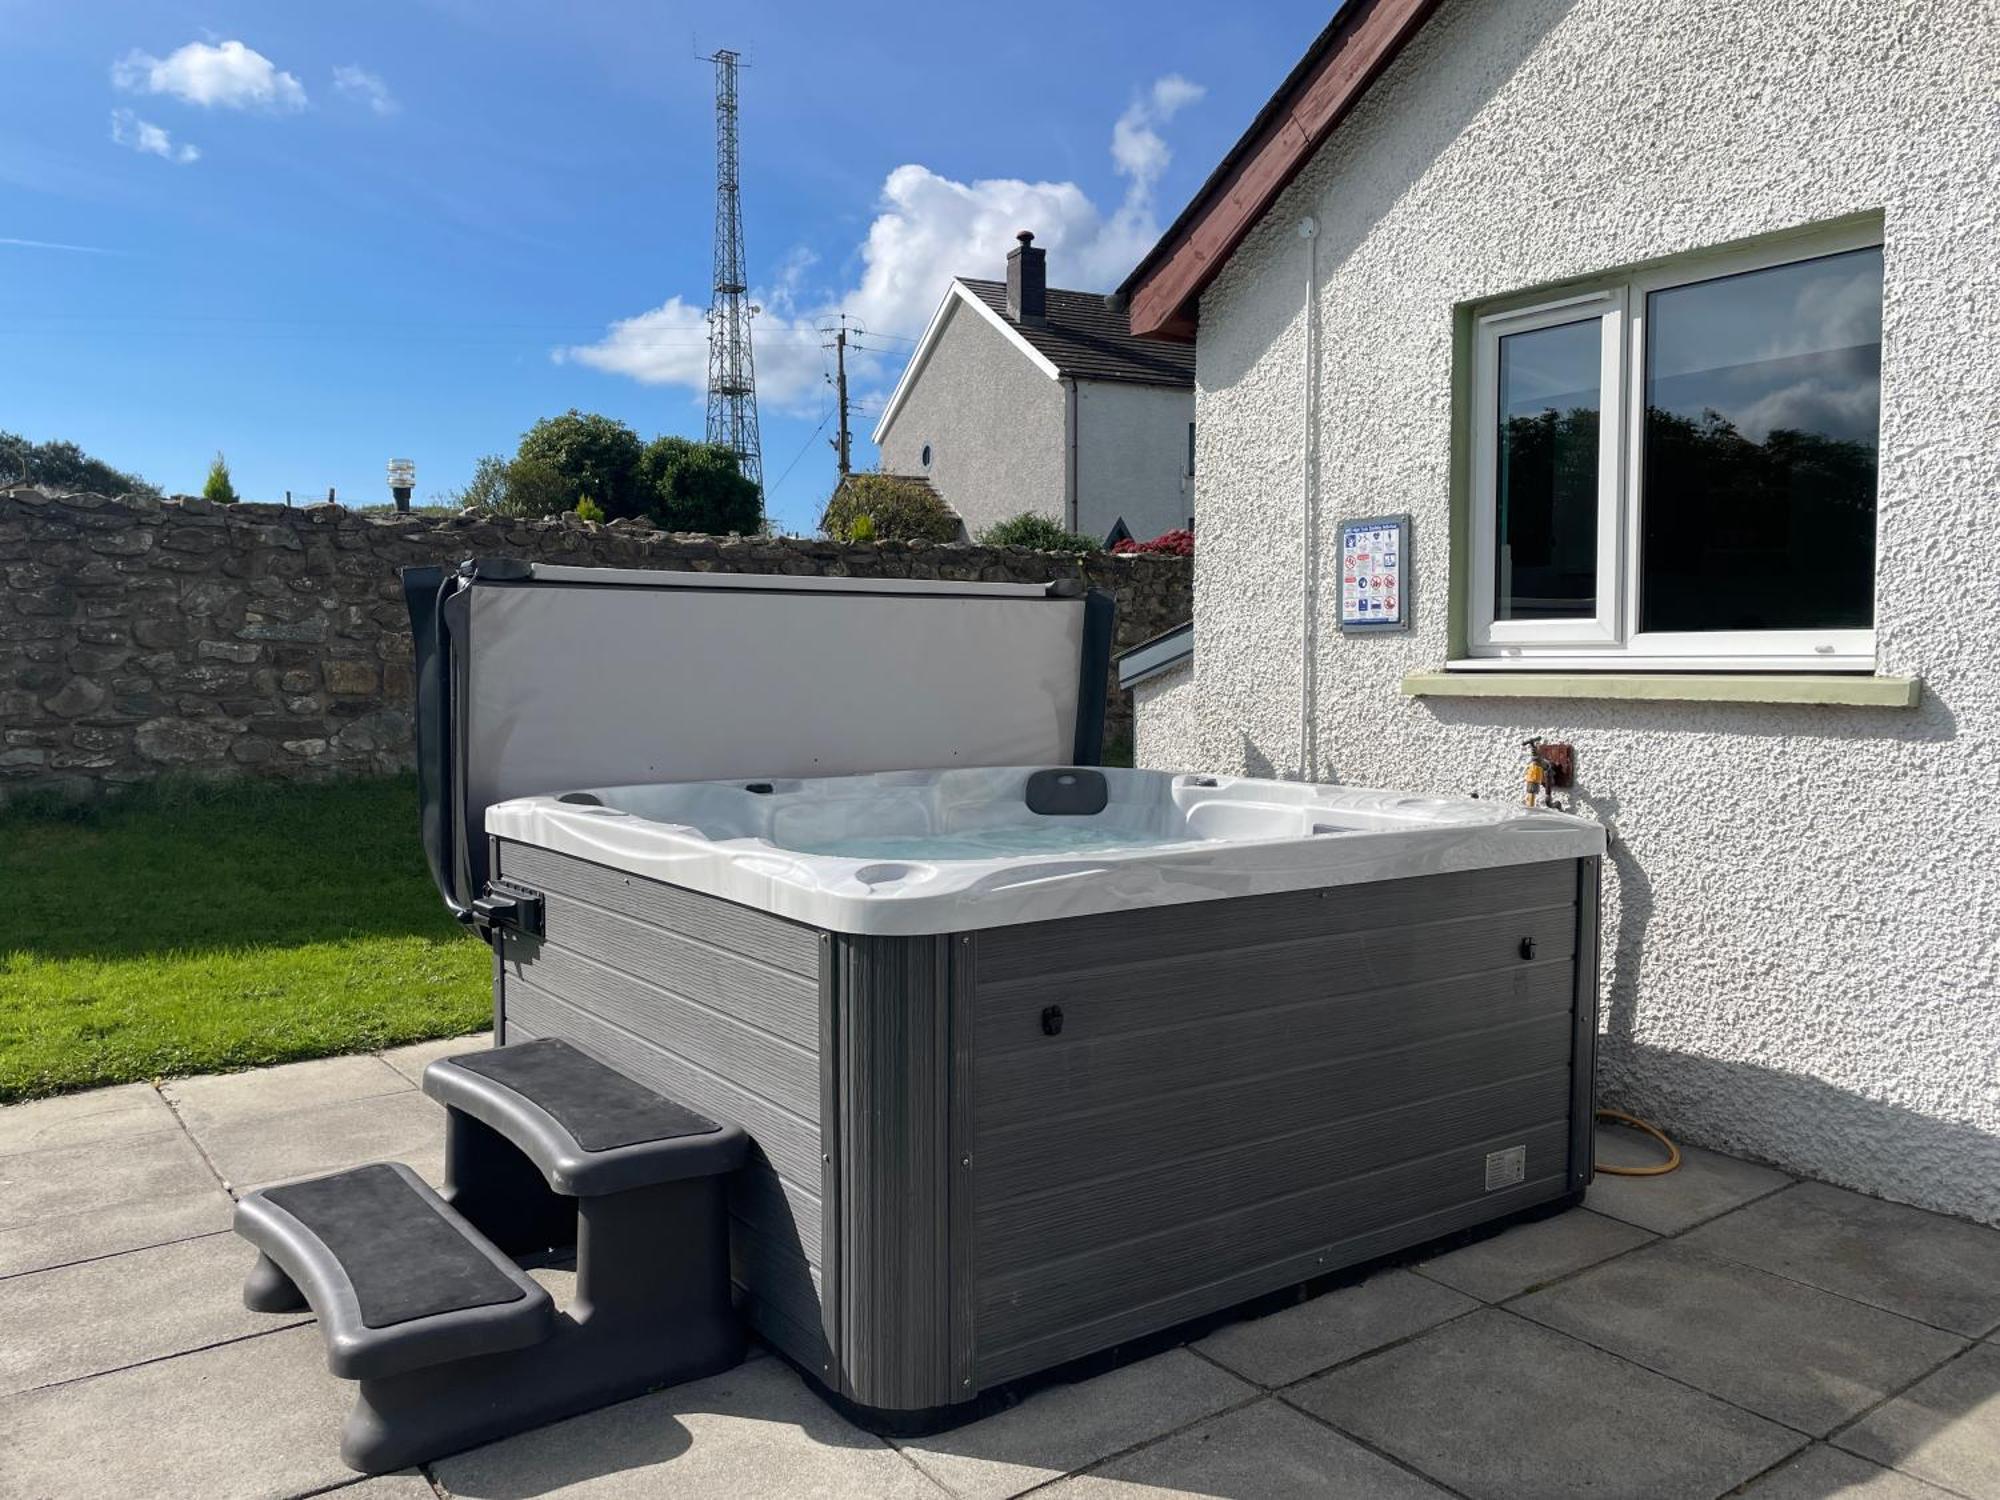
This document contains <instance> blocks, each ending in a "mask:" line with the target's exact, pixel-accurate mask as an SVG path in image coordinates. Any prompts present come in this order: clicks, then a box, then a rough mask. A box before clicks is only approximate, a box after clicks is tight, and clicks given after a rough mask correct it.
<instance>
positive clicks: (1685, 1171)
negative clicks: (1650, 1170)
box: [1584, 1125, 1792, 1234]
mask: <svg viewBox="0 0 2000 1500" xmlns="http://www.w3.org/2000/svg"><path fill="white" fill-rule="evenodd" d="M1659 1155H1660V1150H1659V1147H1658V1146H1657V1145H1656V1144H1654V1143H1653V1142H1652V1141H1651V1140H1649V1139H1648V1138H1647V1137H1645V1136H1642V1135H1640V1134H1639V1133H1638V1132H1637V1131H1633V1130H1626V1129H1624V1128H1623V1127H1620V1126H1613V1125H1599V1126H1598V1127H1597V1159H1598V1160H1599V1161H1600V1162H1609V1163H1610V1164H1611V1165H1613V1166H1644V1165H1648V1164H1650V1163H1652V1162H1654V1161H1657V1160H1658V1159H1659ZM1791 1180H1792V1179H1791V1178H1790V1177H1787V1176H1786V1175H1785V1174H1784V1173H1783V1172H1780V1171H1777V1170H1775V1169H1773V1168H1771V1167H1760V1166H1758V1165H1757V1164H1756V1163H1755V1162H1748V1161H1738V1160H1737V1159H1736V1158H1735V1157H1733V1156H1722V1155H1719V1154H1718V1153H1716V1152H1714V1151H1704V1150H1702V1149H1701V1147H1699V1146H1683V1147H1681V1164H1680V1166H1679V1167H1678V1168H1677V1169H1676V1170H1674V1171H1672V1172H1669V1173H1667V1175H1666V1176H1664V1177H1618V1176H1614V1175H1612V1174H1611V1173H1608V1172H1599V1173H1598V1174H1597V1176H1596V1178H1595V1179H1594V1180H1593V1181H1592V1182H1591V1184H1590V1189H1589V1191H1588V1192H1587V1193H1585V1195H1584V1206H1585V1207H1587V1208H1589V1209H1590V1210H1591V1212H1593V1213H1600V1214H1608V1215H1610V1216H1611V1217H1612V1218H1614V1219H1622V1220H1624V1221H1625V1222H1626V1223H1627V1224H1636V1225H1638V1226H1639V1227H1640V1228H1641V1229H1650V1230H1652V1231H1653V1233H1655V1234H1679V1233H1680V1232H1681V1231H1682V1230H1684V1229H1691V1228H1693V1227H1694V1226H1695V1225H1696V1224H1699V1223H1701V1222H1702V1220H1704V1219H1712V1218H1714V1217H1715V1216H1716V1215H1717V1214H1724V1213H1727V1212H1729V1210H1731V1209H1732V1208H1740V1207H1742V1206H1743V1205H1744V1204H1746V1203H1748V1202H1750V1201H1751V1200H1752V1199H1755V1198H1761V1197H1763V1196H1764V1195H1765V1194H1766V1193H1772V1192H1775V1191H1777V1190H1778V1189H1779V1188H1781V1187H1783V1186H1785V1184H1786V1183H1788V1182H1790V1181H1791Z"/></svg>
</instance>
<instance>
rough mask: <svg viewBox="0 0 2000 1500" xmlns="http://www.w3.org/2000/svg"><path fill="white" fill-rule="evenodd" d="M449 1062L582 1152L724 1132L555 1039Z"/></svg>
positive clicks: (693, 1113) (490, 1051) (671, 1101)
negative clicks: (520, 1101) (532, 1111)
mask: <svg viewBox="0 0 2000 1500" xmlns="http://www.w3.org/2000/svg"><path fill="white" fill-rule="evenodd" d="M450 1061H451V1062H452V1063H453V1064H454V1065H455V1066H457V1067H461V1068H465V1069H467V1070H469V1071H470V1072H474V1073H478V1074H480V1075H481V1076H483V1077H486V1078H490V1079H492V1080H493V1081H494V1082H495V1083H499V1084H504V1085H505V1086H506V1087H508V1088H510V1089H512V1090H513V1091H514V1092H515V1093H517V1094H519V1095H521V1096H522V1097H523V1098H524V1099H529V1100H532V1101H533V1102H534V1103H536V1104H538V1105H540V1106H541V1107H542V1109H544V1110H546V1111H547V1112H548V1114H549V1115H550V1116H551V1117H552V1118H553V1119H554V1120H555V1122H556V1123H557V1124H558V1125H560V1126H562V1127H563V1129H565V1130H567V1131H568V1132H569V1133H570V1135H571V1137H572V1138H574V1140H575V1141H576V1143H577V1145H578V1146H580V1147H582V1148H583V1149H584V1150H585V1151H610V1150H614V1149H616V1148H617V1147H619V1146H637V1145H641V1144H644V1143H645V1142H648V1141H671V1140H679V1139H680V1138H681V1137H683V1136H690V1135H713V1134H714V1133H715V1132H716V1131H718V1130H720V1129H721V1128H722V1127H721V1126H720V1125H718V1124H716V1123H715V1121H713V1120H711V1119H708V1118H707V1117H706V1116H704V1115H698V1114H696V1113H695V1112H694V1111H693V1110H691V1109H688V1108H685V1107H684V1106H682V1105H679V1104H676V1103H674V1101H673V1100H671V1099H668V1098H666V1097H664V1096H663V1095H660V1094H656V1093H654V1092H653V1091H652V1090H651V1089H649V1088H647V1087H646V1086H645V1085H644V1084H643V1083H639V1082H637V1081H636V1080H634V1079H631V1078H628V1077H626V1076H625V1075H624V1074H623V1073H620V1072H619V1071H618V1070H617V1069H616V1068H607V1067H606V1066H605V1065H604V1064H603V1063H601V1062H599V1061H598V1060H597V1059H596V1058H594V1057H592V1056H591V1055H590V1054H589V1053H587V1052H579V1051H577V1049H576V1048H574V1047H572V1046H571V1045H570V1044H569V1043H568V1042H564V1041H558V1040H556V1039H554V1038H548V1039H545V1040H537V1041H532V1042H517V1043H515V1044H514V1045H513V1046H511V1047H494V1048H492V1049H491V1050H489V1051H486V1052H474V1053H470V1054H468V1055H466V1056H463V1057H454V1058H452V1059H450Z"/></svg>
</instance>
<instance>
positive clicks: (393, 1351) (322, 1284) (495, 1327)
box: [236, 1162, 555, 1380]
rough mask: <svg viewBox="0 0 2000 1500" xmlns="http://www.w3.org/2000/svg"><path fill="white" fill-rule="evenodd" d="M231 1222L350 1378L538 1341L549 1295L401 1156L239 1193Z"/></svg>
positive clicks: (550, 1321)
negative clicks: (291, 1290)
mask: <svg viewBox="0 0 2000 1500" xmlns="http://www.w3.org/2000/svg"><path fill="white" fill-rule="evenodd" d="M236 1232H237V1233H238V1234H240V1235H242V1236H243V1237H244V1238H245V1239H247V1240H249V1241H250V1242H251V1243H252V1244H254V1245H255V1246H257V1248H258V1249H259V1250H261V1251H263V1252H264V1254H265V1255H266V1256H268V1257H269V1258H270V1259H271V1260H272V1261H273V1262H275V1263H276V1264H277V1265H278V1267H279V1268H280V1269H281V1270H282V1271H284V1273H285V1274H286V1275H287V1276H289V1277H290V1278H291V1279H292V1281H293V1283H294V1284H295V1285H296V1286H297V1287H298V1289H299V1291H300V1292H301V1293H302V1294H303V1295H304V1297H305V1299H306V1301H307V1302H308V1303H309V1304H310V1305H311V1307H312V1310H313V1312H314V1313H315V1314H317V1315H318V1317H319V1320H320V1324H321V1331H322V1333H323V1334H324V1336H325V1339H326V1346H327V1363H328V1365H329V1367H330V1368H331V1369H332V1370H333V1373H334V1374H336V1375H341V1376H344V1377H346V1378H348V1379H357V1380H358V1379H363V1378H367V1377H371V1376H380V1375H391V1374H398V1373H401V1372H403V1371H406V1370H412V1369H420V1368H423V1367H425V1366H428V1365H433V1364H440V1363H443V1362H445V1361H447V1360H453V1359H466V1358H471V1357H473V1356H476V1355H480V1354H491V1353H497V1352H500V1351H503V1350H508V1349H519V1348H524V1347H526V1346H528V1345H530V1344H536V1343H540V1342H541V1341H542V1340H544V1339H546V1338H548V1337H549V1336H550V1335H551V1334H552V1333H553V1332H554V1331H555V1305H554V1303H553V1302H551V1301H550V1299H549V1294H548V1293H547V1292H546V1291H544V1290H543V1289H542V1288H541V1287H540V1286H539V1285H537V1284H536V1283H535V1282H534V1281H533V1280H532V1279H531V1278H530V1277H529V1276H528V1275H527V1273H526V1272H524V1271H522V1270H521V1269H520V1268H519V1267H518V1266H516V1265H515V1264H514V1263H513V1262H512V1261H510V1260H509V1259H507V1257H506V1256H505V1255H503V1254H502V1253H501V1252H500V1251H499V1250H498V1249H496V1248H495V1247H494V1246H493V1245H492V1244H491V1242H489V1241H488V1240H487V1239H486V1237H485V1236H484V1235H482V1234H480V1233H479V1231H478V1230H476V1229H474V1228H473V1227H472V1226H471V1225H470V1224H468V1223H467V1222H466V1221H465V1220H464V1219H463V1218H462V1217H460V1215H459V1214H457V1213H456V1212H455V1211H454V1210H453V1209H452V1208H451V1206H450V1205H449V1204H447V1203H446V1202H445V1201H444V1199H442V1198H440V1197H439V1196H438V1195H437V1193H435V1192H434V1191H433V1190H432V1189H431V1187H430V1185H429V1184H428V1183H426V1182H425V1181H424V1180H423V1179H422V1178H420V1177H419V1176H417V1174H416V1173H415V1172H413V1171H411V1170H410V1169H409V1168H408V1167H407V1166H405V1165H403V1164H402V1163H401V1162H375V1163H371V1164H370V1165H367V1166H362V1167H354V1168H350V1169H349V1170H347V1171H344V1172H334V1173H330V1174H328V1175H327V1176H324V1177H317V1178H312V1179H309V1180H307V1181H303V1182H293V1183H284V1184H280V1185H278V1186H275V1187H268V1188H260V1189H258V1190H256V1191H254V1192H250V1193H245V1194H244V1195H243V1197H242V1199H241V1200H240V1201H239V1202H238V1203H237V1205H236Z"/></svg>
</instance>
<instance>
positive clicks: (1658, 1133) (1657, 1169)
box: [1597, 1109, 1681, 1177]
mask: <svg viewBox="0 0 2000 1500" xmlns="http://www.w3.org/2000/svg"><path fill="white" fill-rule="evenodd" d="M1597 1118H1598V1119H1600V1120H1610V1121H1612V1122H1613V1123H1615V1124H1619V1125H1629V1126H1631V1127H1632V1128H1633V1129H1634V1130H1637V1131H1641V1132H1643V1133H1644V1134H1646V1135H1650V1136H1651V1137H1652V1138H1653V1139H1654V1140H1656V1141H1658V1142H1659V1143H1660V1144H1661V1145H1662V1146H1665V1147H1666V1148H1667V1159H1666V1160H1665V1161H1663V1162H1660V1163H1658V1164H1657V1165H1655V1166H1650V1167H1607V1166H1606V1165H1605V1164H1604V1163H1603V1162H1599V1163H1598V1164H1597V1170H1598V1171H1600V1172H1604V1173H1607V1174H1608V1175H1610V1176H1612V1177H1664V1176H1666V1175H1667V1173H1669V1172H1671V1171H1673V1169H1674V1168H1675V1167H1678V1166H1679V1165H1680V1164H1681V1148H1680V1147H1678V1146H1676V1145H1675V1144H1674V1143H1673V1142H1672V1141H1670V1140H1668V1139H1667V1136H1666V1132H1665V1131H1663V1130H1661V1129H1660V1128H1659V1127H1658V1126H1657V1125H1648V1124H1647V1123H1646V1122H1645V1121H1644V1120H1641V1119H1639V1118H1637V1117H1636V1116H1633V1115H1628V1114H1626V1113H1625V1111H1624V1110H1622V1109H1600V1110H1599V1111H1598V1112H1597Z"/></svg>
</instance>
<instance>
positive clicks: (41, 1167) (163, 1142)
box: [0, 1129, 231, 1277]
mask: <svg viewBox="0 0 2000 1500" xmlns="http://www.w3.org/2000/svg"><path fill="white" fill-rule="evenodd" d="M230 1209H231V1202H230V1198H229V1195H228V1194H227V1193H225V1192H223V1191H222V1187H221V1185H220V1184H219V1183H218V1182H217V1181H216V1180H215V1174H214V1173H213V1172H211V1171H209V1169H208V1164H207V1163H206V1162H204V1161H203V1160H202V1159H201V1153H200V1152H199V1151H197V1150H195V1148H194V1143H193V1142H192V1141H190V1140H189V1139H188V1138H187V1136H186V1135H184V1134H182V1133H181V1131H179V1130H178V1129H176V1130H172V1131H160V1132H156V1133H151V1134H147V1135H139V1136H132V1137H129V1138H128V1139H125V1140H122V1141H97V1142H93V1143H91V1144H89V1145H84V1146H70V1147H66V1148H63V1149H59V1150H49V1151H28V1152H21V1153H19V1154H17V1155H14V1156H4V1157H0V1277H5V1276H15V1275H19V1274H21V1273H23V1272H27V1271H38V1270H44V1269H46V1268H48V1267H51V1266H60V1265H67V1264H70V1263H72V1262H74V1261H80V1260H90V1259H94V1258H95V1257H97V1256H102V1255H114V1254H117V1253H119V1252H121V1251H125V1250H139V1249H144V1248H146V1247H147V1246H150V1245H164V1244H167V1243H169V1242H171V1241H173V1240H182V1239H188V1238H190V1237H192V1236H194V1235H198V1234H212V1233H214V1232H215V1231H216V1230H218V1229H227V1228H228V1227H229V1215H230Z"/></svg>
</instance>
